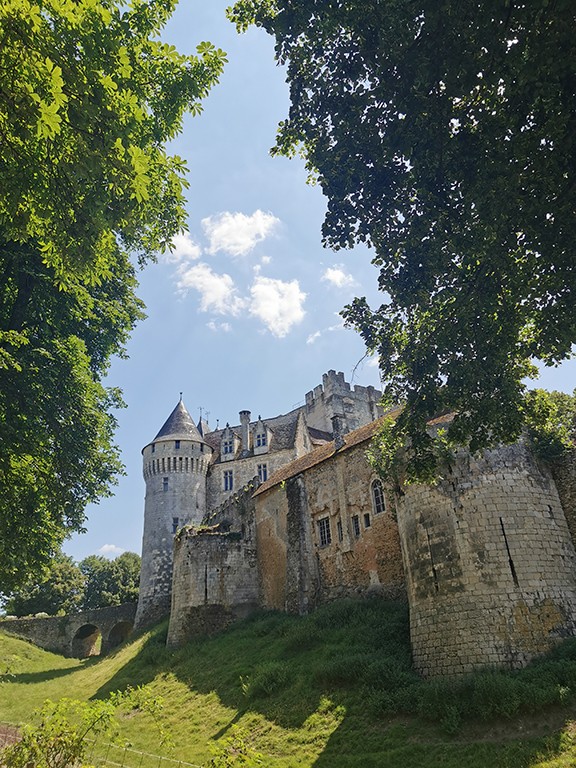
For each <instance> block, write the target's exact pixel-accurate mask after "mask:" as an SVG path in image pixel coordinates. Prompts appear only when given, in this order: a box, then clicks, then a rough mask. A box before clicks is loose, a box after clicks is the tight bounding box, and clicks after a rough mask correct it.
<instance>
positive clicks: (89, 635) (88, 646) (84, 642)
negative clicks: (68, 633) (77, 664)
mask: <svg viewBox="0 0 576 768" xmlns="http://www.w3.org/2000/svg"><path fill="white" fill-rule="evenodd" d="M101 651H102V633H101V632H100V630H99V628H98V627H97V626H96V625H95V624H83V625H82V626H81V627H80V628H79V629H78V630H76V634H75V635H74V637H73V638H72V656H73V657H74V658H77V659H87V658H88V657H89V656H100V653H101Z"/></svg>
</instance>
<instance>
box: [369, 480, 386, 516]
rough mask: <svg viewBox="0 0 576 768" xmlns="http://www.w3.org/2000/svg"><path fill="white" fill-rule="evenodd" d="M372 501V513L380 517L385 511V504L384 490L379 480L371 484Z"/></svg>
mask: <svg viewBox="0 0 576 768" xmlns="http://www.w3.org/2000/svg"><path fill="white" fill-rule="evenodd" d="M372 500H373V502H374V512H375V514H377V515H380V514H381V513H382V512H385V511H386V502H385V500H384V489H383V488H382V483H381V482H380V480H374V482H373V483H372Z"/></svg>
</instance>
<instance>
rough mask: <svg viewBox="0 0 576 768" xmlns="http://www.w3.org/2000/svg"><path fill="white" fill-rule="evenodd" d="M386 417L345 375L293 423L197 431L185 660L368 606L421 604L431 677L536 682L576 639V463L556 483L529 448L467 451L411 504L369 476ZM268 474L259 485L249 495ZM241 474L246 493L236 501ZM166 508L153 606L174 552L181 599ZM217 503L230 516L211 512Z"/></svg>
mask: <svg viewBox="0 0 576 768" xmlns="http://www.w3.org/2000/svg"><path fill="white" fill-rule="evenodd" d="M356 390H359V391H356ZM360 390H361V391H360ZM374 407H375V397H374V393H373V392H372V391H371V390H370V388H368V389H366V390H364V389H363V388H355V390H354V391H353V392H352V391H351V390H350V387H349V385H347V384H346V382H344V380H343V377H341V374H334V372H330V374H328V375H327V377H325V380H324V386H323V387H320V388H316V389H315V390H314V391H313V392H311V393H309V394H308V395H307V396H306V405H305V406H303V407H302V408H300V409H296V410H295V411H292V412H290V413H289V414H286V415H285V416H280V417H275V418H274V419H268V420H262V419H260V418H258V420H257V422H250V414H249V412H248V411H243V412H241V414H240V415H241V426H240V427H228V426H227V427H226V429H225V430H221V431H220V432H216V433H210V432H207V431H206V429H204V430H198V431H197V432H196V431H194V430H196V427H194V426H193V425H192V427H193V429H192V430H191V431H190V432H189V434H188V436H187V439H189V440H191V441H192V442H193V443H194V442H196V443H198V445H199V444H200V443H199V442H198V441H199V440H200V441H202V443H203V444H204V448H203V449H200V448H197V447H195V448H192V449H190V450H195V451H200V450H202V451H204V452H205V455H206V454H208V455H209V456H210V463H209V464H208V469H207V475H206V477H205V482H206V487H207V488H208V491H207V494H206V496H205V497H202V491H201V490H199V489H198V487H197V486H194V487H193V488H192V487H191V491H188V490H187V486H186V487H184V485H183V486H182V489H181V490H179V491H178V493H180V492H181V493H182V495H183V496H185V497H187V498H189V499H190V498H191V499H193V504H192V509H191V510H188V509H187V508H185V507H182V510H183V511H182V516H183V517H184V518H186V516H187V515H188V519H185V520H184V522H186V523H187V525H186V526H185V527H184V529H183V530H181V531H180V533H179V534H178V535H177V537H176V542H175V549H174V555H173V562H174V567H173V582H172V599H171V614H170V627H169V636H168V642H169V644H170V645H171V646H173V647H175V646H178V645H181V644H183V643H184V642H186V640H187V639H188V638H190V637H193V636H194V635H197V634H204V633H206V632H213V631H216V630H217V629H219V628H221V627H223V626H226V625H227V624H228V623H229V622H230V621H232V620H233V619H234V618H237V617H238V616H244V615H246V614H247V613H249V612H250V611H252V610H254V609H255V608H256V607H265V608H273V609H278V610H286V611H291V612H295V613H306V612H308V611H310V610H313V608H314V607H315V606H317V605H318V604H319V603H322V602H324V601H327V600H332V599H335V598H337V597H343V596H355V595H362V594H378V595H382V596H384V597H387V598H389V599H390V598H392V599H407V600H408V603H409V608H410V627H411V641H412V649H413V655H414V665H415V668H416V669H417V670H418V671H419V672H421V673H422V674H423V675H425V676H429V677H432V676H435V675H448V676H450V675H462V674H465V673H467V672H470V671H472V670H475V669H482V668H491V667H508V668H515V667H520V666H523V665H524V664H526V663H527V662H528V661H529V660H530V659H531V658H533V657H534V656H536V655H537V654H539V653H542V652H544V651H546V650H548V649H549V648H551V647H552V646H553V645H554V644H555V643H557V642H558V641H559V640H560V639H561V638H562V637H566V636H573V635H576V555H575V552H574V544H573V535H574V532H575V530H576V514H575V501H576V471H575V466H576V461H575V455H572V456H568V457H565V458H564V459H563V460H562V461H560V462H557V463H556V464H555V466H554V467H553V470H554V474H553V475H552V474H551V472H550V470H549V469H548V468H547V467H546V466H545V465H543V464H542V463H540V462H538V461H537V460H536V459H535V458H534V456H533V455H532V454H531V453H530V451H529V449H528V448H527V447H526V446H525V445H524V444H522V443H519V444H516V445H513V446H507V447H501V448H498V449H497V450H493V451H487V452H485V453H484V454H483V455H482V456H481V457H472V456H470V455H469V454H467V453H466V452H460V453H459V454H458V455H457V456H456V457H455V458H454V461H453V464H452V466H450V467H447V468H446V472H445V476H444V478H443V479H442V480H441V481H439V482H438V483H437V484H436V485H413V486H409V487H408V488H406V489H405V493H404V494H403V495H401V496H398V497H397V496H396V495H395V494H393V493H392V492H391V491H390V490H387V489H385V488H384V487H383V486H382V484H381V482H380V480H379V479H378V478H377V477H376V475H375V474H374V472H373V470H372V469H371V468H370V467H369V465H368V463H367V461H366V456H365V452H366V449H367V447H368V445H369V441H370V440H371V438H372V436H373V435H374V433H375V432H376V430H377V429H378V421H372V420H371V419H372V418H373V414H374ZM338 409H341V411H343V412H341V413H338V412H337V411H338ZM171 418H172V417H171ZM188 418H189V417H188ZM309 420H310V421H312V422H313V423H314V425H313V426H311V424H310V421H309ZM169 421H170V419H169ZM329 423H330V425H331V427H332V431H333V434H331V433H330V432H329V431H328V428H327V425H328V424H329ZM356 423H360V426H359V427H358V429H355V430H353V431H352V432H350V425H351V424H356ZM200 426H202V427H205V426H206V425H199V427H200ZM165 427H166V425H165ZM168 432H171V430H168ZM172 432H173V430H172ZM200 432H202V434H200ZM344 432H347V434H345V435H343V433H344ZM159 436H160V437H165V436H166V429H165V428H163V430H161V433H160V435H159ZM168 438H169V440H172V439H173V438H174V434H169V435H168V437H166V440H167V442H166V448H165V449H164V450H165V451H167V452H168V453H170V454H171V456H172V467H173V470H172V471H175V472H176V473H178V472H179V464H178V462H177V463H176V465H174V463H173V455H175V456H176V457H177V458H179V456H180V455H181V454H180V455H178V454H177V453H176V452H177V451H178V450H180V451H181V450H182V443H180V446H179V448H176V446H175V445H170V444H169V440H168ZM157 440H158V437H157V438H156V441H157ZM156 441H155V442H156ZM149 451H151V447H150V446H147V448H146V449H145V462H146V461H147V460H148V461H149V459H150V456H148V453H149ZM263 463H264V464H263ZM263 466H264V468H265V471H264V474H262V467H263ZM268 469H270V471H271V476H270V475H268V476H267V477H266V471H267V470H268ZM256 470H257V471H258V474H259V475H260V477H259V479H258V478H257V479H256V480H255V481H250V482H248V477H249V476H250V475H249V472H252V473H253V474H254V473H255V471H256ZM145 472H146V469H145ZM230 472H231V473H232V474H233V476H234V479H235V482H237V481H238V480H241V481H242V488H239V486H238V484H236V485H235V486H234V489H233V491H232V493H230V489H229V491H228V492H226V484H227V483H228V482H229V480H230V478H231V475H230V474H228V473H230ZM259 480H260V481H261V482H260V483H259ZM148 482H149V480H148V479H147V484H148ZM250 486H252V487H250ZM176 487H177V488H179V486H176ZM163 493H164V494H165V493H166V490H163ZM155 498H156V501H155V502H154V503H152V504H151V506H150V513H149V512H148V507H147V515H148V516H149V517H150V519H151V520H152V526H151V527H149V528H148V529H147V528H146V526H145V531H146V530H149V531H151V533H150V538H149V540H148V543H147V542H146V533H145V547H144V551H143V560H144V559H145V557H148V560H149V565H148V566H147V570H146V569H144V568H143V573H145V574H146V575H145V577H144V578H145V580H146V583H147V587H148V592H146V590H144V592H143V594H144V598H141V600H144V601H146V600H149V599H150V595H151V594H153V593H154V589H155V586H156V585H157V584H158V583H159V582H158V581H156V582H155V581H154V579H155V578H156V577H155V576H154V573H153V568H152V567H151V566H152V565H153V564H154V562H156V563H159V562H160V558H159V552H161V554H162V558H163V559H162V563H164V564H163V565H162V567H161V569H160V570H163V573H164V575H163V577H162V579H163V580H162V583H161V585H160V593H161V596H163V599H164V600H165V601H166V600H167V599H168V597H169V589H170V588H169V587H167V586H166V574H168V572H169V570H171V569H172V560H171V559H170V560H169V558H168V555H167V549H166V542H165V541H164V540H165V539H170V538H171V536H170V535H169V532H167V529H168V527H169V525H170V523H171V522H173V520H172V521H171V520H170V518H169V517H168V518H167V517H166V512H165V507H166V505H165V503H164V502H165V500H166V499H167V498H168V497H167V496H164V497H163V496H162V494H160V492H159V491H158V492H157V495H156V497H155ZM199 499H203V501H201V502H200V503H199V502H198V500H199ZM207 499H211V500H212V501H216V500H222V499H225V501H224V503H219V504H212V508H210V505H207V503H206V502H207ZM202 503H204V504H205V505H206V506H207V507H208V508H207V509H205V511H204V515H203V517H202V524H200V523H199V521H198V514H199V511H200V507H201V504H202ZM163 504H164V508H163V509H161V507H162V505H163ZM170 509H171V510H172V509H176V507H175V506H174V505H172V506H171V507H170ZM171 514H172V513H171ZM567 521H568V522H567ZM155 527H156V528H155ZM570 527H572V536H571V535H570ZM159 540H161V542H162V544H161V546H158V542H159ZM147 549H148V551H147ZM168 560H169V562H168ZM156 598H157V596H156ZM156 598H155V599H156ZM143 604H144V605H145V603H143ZM155 605H156V606H158V605H160V603H159V602H158V601H157V602H156V603H155ZM139 612H140V610H139ZM149 613H150V611H149ZM150 615H151V614H150Z"/></svg>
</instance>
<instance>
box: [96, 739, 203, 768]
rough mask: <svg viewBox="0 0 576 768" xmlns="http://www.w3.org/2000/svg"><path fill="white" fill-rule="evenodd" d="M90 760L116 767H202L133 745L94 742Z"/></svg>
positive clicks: (101, 764) (98, 764)
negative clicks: (142, 749) (124, 745)
mask: <svg viewBox="0 0 576 768" xmlns="http://www.w3.org/2000/svg"><path fill="white" fill-rule="evenodd" d="M89 760H90V761H91V762H92V763H94V765H96V766H98V768H99V767H100V766H114V768H202V766H201V765H198V763H187V762H185V761H184V760H176V759H174V758H173V757H162V756H161V755H153V754H151V753H150V752H141V751H140V750H138V749H134V748H133V747H123V746H121V745H120V744H112V743H108V744H98V742H94V744H93V747H92V751H91V753H90V755H89Z"/></svg>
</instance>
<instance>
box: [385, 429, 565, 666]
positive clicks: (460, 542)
mask: <svg viewBox="0 0 576 768" xmlns="http://www.w3.org/2000/svg"><path fill="white" fill-rule="evenodd" d="M398 522H399V528H400V536H401V541H402V548H403V557H404V564H405V572H406V580H407V590H408V598H409V603H410V625H411V639H412V649H413V655H414V664H415V667H416V669H417V670H418V671H419V672H421V673H422V674H423V675H425V676H434V675H444V676H446V675H448V676H450V675H460V674H464V673H467V672H470V671H472V670H474V669H479V668H483V667H484V668H488V667H508V668H515V667H520V666H523V665H524V664H526V663H527V662H528V661H529V660H530V659H531V658H532V657H534V656H535V655H537V654H539V653H542V652H544V651H546V650H548V649H550V648H551V647H552V646H553V645H554V644H555V643H557V642H558V640H559V639H560V638H562V637H565V636H568V635H574V634H576V624H575V620H576V570H575V567H576V556H575V553H574V545H573V543H572V540H571V537H570V532H569V529H568V526H567V523H566V518H565V516H564V513H563V510H562V506H561V504H560V500H559V497H558V493H557V490H556V486H555V485H554V482H553V480H552V477H551V475H550V473H549V472H548V470H547V469H545V468H544V467H543V466H540V465H539V464H538V462H536V460H535V459H534V458H533V457H532V456H531V455H530V453H529V451H528V450H527V449H526V448H525V447H524V446H523V445H521V444H516V445H513V446H506V447H500V448H498V450H494V451H489V452H486V453H485V454H484V455H483V457H482V458H480V459H475V458H473V457H471V456H470V455H469V454H466V453H464V452H462V453H461V454H460V455H459V456H458V458H457V460H456V463H455V465H454V466H453V467H452V468H451V471H450V472H449V473H447V474H446V477H445V479H444V480H442V481H440V482H439V483H438V484H437V485H436V486H432V485H427V486H424V485H420V486H410V487H409V488H408V489H407V492H406V495H405V496H404V497H402V499H401V500H400V501H399V504H398Z"/></svg>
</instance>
